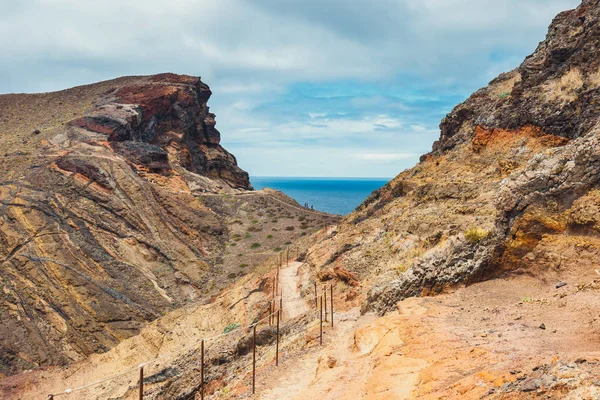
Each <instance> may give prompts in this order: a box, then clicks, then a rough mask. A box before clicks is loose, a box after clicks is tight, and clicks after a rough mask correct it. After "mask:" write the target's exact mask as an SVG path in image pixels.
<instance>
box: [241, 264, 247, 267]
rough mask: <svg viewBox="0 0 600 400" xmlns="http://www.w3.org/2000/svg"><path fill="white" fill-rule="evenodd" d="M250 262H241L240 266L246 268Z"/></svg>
mask: <svg viewBox="0 0 600 400" xmlns="http://www.w3.org/2000/svg"><path fill="white" fill-rule="evenodd" d="M247 266H248V264H240V268H246V267H247Z"/></svg>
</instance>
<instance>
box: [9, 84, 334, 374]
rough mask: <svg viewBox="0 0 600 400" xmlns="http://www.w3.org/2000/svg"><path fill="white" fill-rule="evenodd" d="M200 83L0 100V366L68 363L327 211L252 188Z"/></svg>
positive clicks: (129, 332)
mask: <svg viewBox="0 0 600 400" xmlns="http://www.w3.org/2000/svg"><path fill="white" fill-rule="evenodd" d="M210 95H211V92H210V90H209V88H208V86H206V85H205V84H204V83H202V82H201V81H200V79H199V78H196V77H190V76H181V75H173V74H161V75H155V76H148V77H125V78H119V79H116V80H112V81H107V82H101V83H98V84H94V85H88V86H82V87H77V88H73V89H69V90H65V91H61V92H55V93H44V94H32V95H23V94H18V95H2V96H0V138H1V142H2V148H3V154H2V155H0V288H1V290H0V320H1V321H2V324H0V373H4V374H11V373H14V372H18V371H20V370H23V369H29V368H32V367H36V366H39V365H52V364H66V363H70V362H71V361H73V360H78V359H81V358H82V357H85V356H87V355H89V354H91V353H97V352H103V351H106V350H108V349H109V348H111V347H113V346H114V345H116V344H117V343H119V342H120V341H122V340H123V339H125V338H128V337H131V336H133V335H136V334H137V333H138V332H139V331H140V329H141V328H142V327H143V326H144V325H145V323H146V322H148V321H151V320H154V319H156V318H157V317H159V316H161V315H162V314H164V313H166V312H167V311H169V310H172V309H175V308H178V307H181V306H182V305H184V304H187V303H188V302H192V301H202V300H209V299H210V298H211V296H214V295H216V294H217V293H218V292H219V291H220V290H221V289H222V288H224V287H225V286H226V285H228V284H229V283H231V282H232V281H234V280H235V279H237V278H238V277H239V276H241V275H245V274H246V273H247V272H248V271H249V270H250V271H251V270H252V269H253V268H255V267H256V266H257V265H259V264H260V263H262V262H263V261H265V260H266V259H268V258H269V257H272V256H273V255H274V254H276V253H277V251H279V248H281V247H285V246H286V245H287V244H289V243H290V242H291V241H293V240H294V239H297V238H299V237H300V236H301V235H305V234H306V233H307V232H311V231H314V230H316V229H318V228H320V227H322V226H324V225H326V224H328V223H330V222H331V221H334V220H335V219H336V218H335V217H330V216H327V215H324V214H320V213H311V212H309V211H308V210H304V209H303V208H302V207H300V206H298V204H296V203H295V202H294V201H293V200H291V199H289V198H287V197H286V196H284V195H282V194H281V193H277V192H273V191H260V192H253V191H248V190H251V189H252V187H251V185H250V182H249V179H248V174H247V173H246V172H244V171H243V170H241V169H240V168H239V167H238V166H237V163H236V159H235V157H234V156H233V155H231V154H230V153H228V152H227V151H226V150H225V149H224V148H223V147H222V146H221V145H220V144H219V142H220V134H219V132H218V131H217V130H216V129H215V116H214V115H213V114H211V113H210V112H209V108H208V106H207V101H208V99H209V97H210Z"/></svg>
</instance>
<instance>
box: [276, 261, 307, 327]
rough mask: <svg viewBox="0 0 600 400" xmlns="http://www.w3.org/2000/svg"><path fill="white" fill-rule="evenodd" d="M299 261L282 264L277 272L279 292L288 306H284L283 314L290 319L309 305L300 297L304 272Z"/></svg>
mask: <svg viewBox="0 0 600 400" xmlns="http://www.w3.org/2000/svg"><path fill="white" fill-rule="evenodd" d="M301 267H302V263H301V262H297V261H294V262H291V263H289V264H288V265H286V266H284V267H283V268H282V269H281V271H280V272H279V284H280V285H281V294H282V296H283V301H284V302H285V304H286V305H288V304H289V305H290V307H284V309H283V316H284V318H286V319H292V318H295V317H297V316H298V315H300V314H302V313H304V312H306V311H308V309H309V306H308V305H307V304H306V302H305V301H304V300H303V299H302V296H301V294H300V286H301V283H302V281H303V280H304V275H305V274H304V273H303V272H302V271H301Z"/></svg>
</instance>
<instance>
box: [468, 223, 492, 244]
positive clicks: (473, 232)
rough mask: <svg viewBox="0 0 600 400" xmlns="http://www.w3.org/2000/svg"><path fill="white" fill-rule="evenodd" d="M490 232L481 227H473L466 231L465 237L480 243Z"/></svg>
mask: <svg viewBox="0 0 600 400" xmlns="http://www.w3.org/2000/svg"><path fill="white" fill-rule="evenodd" d="M488 235H489V232H488V231H486V230H483V229H481V228H476V227H471V228H469V229H467V231H466V232H465V239H467V240H468V241H469V242H471V243H479V242H481V241H482V240H483V239H485V238H486V237H488Z"/></svg>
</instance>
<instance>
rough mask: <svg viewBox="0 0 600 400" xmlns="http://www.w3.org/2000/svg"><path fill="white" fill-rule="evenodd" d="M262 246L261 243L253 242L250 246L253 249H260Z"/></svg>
mask: <svg viewBox="0 0 600 400" xmlns="http://www.w3.org/2000/svg"><path fill="white" fill-rule="evenodd" d="M259 247H260V243H252V246H250V248H251V249H258V248H259Z"/></svg>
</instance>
